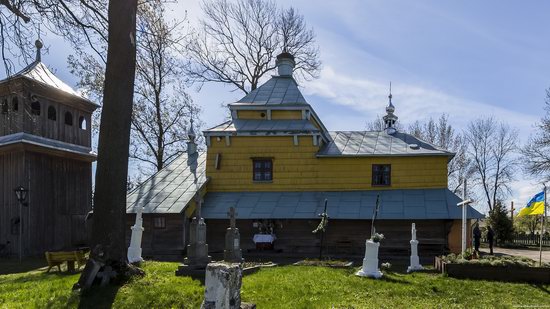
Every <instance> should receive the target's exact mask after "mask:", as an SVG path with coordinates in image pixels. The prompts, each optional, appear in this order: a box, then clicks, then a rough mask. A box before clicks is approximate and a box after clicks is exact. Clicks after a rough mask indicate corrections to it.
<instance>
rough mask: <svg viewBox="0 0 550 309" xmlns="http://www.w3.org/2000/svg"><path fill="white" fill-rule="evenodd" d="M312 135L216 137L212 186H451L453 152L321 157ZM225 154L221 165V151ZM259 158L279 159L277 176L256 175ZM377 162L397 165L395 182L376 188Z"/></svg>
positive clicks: (211, 162) (292, 188) (247, 188)
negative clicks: (261, 177) (255, 163)
mask: <svg viewBox="0 0 550 309" xmlns="http://www.w3.org/2000/svg"><path fill="white" fill-rule="evenodd" d="M318 150H319V147H318V146H314V145H313V139H312V137H311V136H300V137H299V144H298V145H294V143H293V137H292V136H269V137H259V136H258V137H244V136H234V137H231V145H230V146H227V145H226V143H225V140H224V139H221V140H220V141H217V140H216V139H212V140H211V144H210V146H209V148H208V156H207V163H206V164H207V166H206V173H207V176H208V177H211V180H210V182H209V183H208V191H212V192H215V191H319V190H324V191H339V190H370V189H384V188H387V189H412V188H445V187H447V157H443V156H418V157H389V156H388V157H337V158H317V157H316V156H315V154H316V153H317V151H318ZM217 153H220V154H222V156H221V158H222V162H221V164H220V169H218V170H217V169H216V168H215V160H216V154H217ZM253 157H271V158H273V181H272V182H268V183H265V182H263V183H260V182H254V181H253V180H252V160H251V158H253ZM372 164H391V165H392V175H391V183H392V184H391V186H389V187H372V186H371V181H372V174H371V173H372Z"/></svg>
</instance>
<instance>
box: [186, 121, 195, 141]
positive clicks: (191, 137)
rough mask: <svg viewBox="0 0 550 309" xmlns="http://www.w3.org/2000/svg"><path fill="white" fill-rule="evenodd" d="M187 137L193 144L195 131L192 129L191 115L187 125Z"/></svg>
mask: <svg viewBox="0 0 550 309" xmlns="http://www.w3.org/2000/svg"><path fill="white" fill-rule="evenodd" d="M187 137H189V141H190V142H192V143H194V142H195V137H196V135H195V129H194V128H193V114H191V120H190V124H189V129H188V130H187Z"/></svg>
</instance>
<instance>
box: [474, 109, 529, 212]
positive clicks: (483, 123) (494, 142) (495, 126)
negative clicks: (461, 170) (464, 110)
mask: <svg viewBox="0 0 550 309" xmlns="http://www.w3.org/2000/svg"><path fill="white" fill-rule="evenodd" d="M466 139H467V141H468V146H469V155H470V157H471V158H472V162H473V163H472V164H473V166H474V169H475V173H474V175H475V179H476V184H477V185H479V186H480V187H481V190H482V192H483V196H484V197H483V198H484V199H485V200H486V203H487V206H488V208H489V210H490V211H492V210H493V208H494V205H496V203H497V201H498V199H501V198H503V197H505V196H506V195H508V194H509V193H510V192H511V189H510V183H511V182H512V181H513V180H514V172H515V171H516V166H517V158H516V156H515V152H516V151H517V145H518V133H517V130H515V129H512V128H511V127H510V126H508V125H506V124H504V123H498V122H497V121H495V120H494V119H493V118H480V119H477V120H474V121H472V122H470V124H469V125H468V128H467V130H466Z"/></svg>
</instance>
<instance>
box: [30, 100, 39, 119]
mask: <svg viewBox="0 0 550 309" xmlns="http://www.w3.org/2000/svg"><path fill="white" fill-rule="evenodd" d="M40 108H41V107H40V102H38V101H34V102H32V103H31V114H33V115H36V116H40Z"/></svg>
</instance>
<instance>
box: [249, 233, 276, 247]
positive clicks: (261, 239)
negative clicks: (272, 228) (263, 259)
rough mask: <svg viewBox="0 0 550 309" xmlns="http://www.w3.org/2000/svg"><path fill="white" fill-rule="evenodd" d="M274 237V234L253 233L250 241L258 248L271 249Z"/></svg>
mask: <svg viewBox="0 0 550 309" xmlns="http://www.w3.org/2000/svg"><path fill="white" fill-rule="evenodd" d="M276 239H277V236H275V234H255V235H254V238H253V239H252V241H253V242H254V244H256V249H258V250H273V242H274V241H275V240H276Z"/></svg>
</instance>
